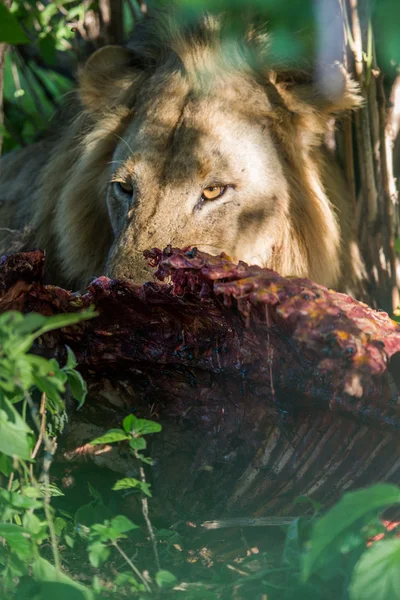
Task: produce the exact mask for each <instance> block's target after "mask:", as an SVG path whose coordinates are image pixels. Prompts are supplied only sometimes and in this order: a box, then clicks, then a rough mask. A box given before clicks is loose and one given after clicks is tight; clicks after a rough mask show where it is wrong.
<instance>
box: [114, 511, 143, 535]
mask: <svg viewBox="0 0 400 600" xmlns="http://www.w3.org/2000/svg"><path fill="white" fill-rule="evenodd" d="M111 527H112V528H113V529H115V531H118V533H127V532H128V531H132V529H138V526H137V525H135V523H132V521H131V520H130V519H128V518H127V517H125V516H124V515H117V516H116V517H114V518H113V519H111Z"/></svg>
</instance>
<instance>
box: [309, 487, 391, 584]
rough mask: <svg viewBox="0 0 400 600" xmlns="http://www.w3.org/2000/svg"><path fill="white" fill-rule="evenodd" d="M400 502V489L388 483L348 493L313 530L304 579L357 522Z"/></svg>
mask: <svg viewBox="0 0 400 600" xmlns="http://www.w3.org/2000/svg"><path fill="white" fill-rule="evenodd" d="M399 502H400V488H398V487H396V486H394V485H390V484H386V483H381V484H378V485H374V486H372V487H370V488H366V489H362V490H357V491H355V492H349V493H347V494H345V495H344V496H343V498H342V499H341V500H340V501H339V502H338V503H337V504H336V505H335V506H334V507H333V508H331V510H329V511H328V512H327V513H326V515H324V516H323V517H321V518H320V519H318V521H316V523H315V525H314V527H313V530H312V535H311V539H310V542H311V548H310V550H309V552H308V553H307V554H306V555H305V556H304V560H303V580H304V581H306V580H307V579H308V577H309V576H310V575H311V573H313V571H315V569H316V568H317V565H318V562H319V560H320V559H321V558H322V557H323V555H324V554H325V552H326V551H327V550H328V549H329V547H332V545H334V544H335V543H336V544H337V543H338V542H339V540H340V539H343V536H344V535H345V534H346V533H348V532H349V530H350V529H351V527H352V526H353V525H354V524H355V523H356V522H357V521H359V520H360V519H362V518H363V517H364V518H365V517H367V516H368V515H370V514H371V512H373V511H378V510H381V509H383V508H385V507H387V506H391V505H393V504H397V503H399Z"/></svg>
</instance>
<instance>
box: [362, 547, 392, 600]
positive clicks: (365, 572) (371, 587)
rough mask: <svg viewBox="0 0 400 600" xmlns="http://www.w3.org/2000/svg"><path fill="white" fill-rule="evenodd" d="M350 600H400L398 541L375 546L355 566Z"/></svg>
mask: <svg viewBox="0 0 400 600" xmlns="http://www.w3.org/2000/svg"><path fill="white" fill-rule="evenodd" d="M350 598H351V600H388V599H389V598H390V600H397V599H400V540H399V539H392V540H383V541H381V542H375V543H374V544H372V546H371V547H370V548H369V549H368V550H367V551H366V552H364V554H363V555H362V556H361V558H360V560H359V561H358V563H357V564H356V566H355V568H354V571H353V575H352V579H351V584H350Z"/></svg>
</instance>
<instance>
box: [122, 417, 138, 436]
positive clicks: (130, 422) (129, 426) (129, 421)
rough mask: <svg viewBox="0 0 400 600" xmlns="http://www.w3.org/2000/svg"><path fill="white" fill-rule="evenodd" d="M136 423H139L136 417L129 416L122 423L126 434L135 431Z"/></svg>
mask: <svg viewBox="0 0 400 600" xmlns="http://www.w3.org/2000/svg"><path fill="white" fill-rule="evenodd" d="M135 421H137V418H136V417H135V415H128V416H127V417H125V419H124V420H123V421H122V427H123V428H124V431H125V432H126V433H131V431H133V427H134V423H135Z"/></svg>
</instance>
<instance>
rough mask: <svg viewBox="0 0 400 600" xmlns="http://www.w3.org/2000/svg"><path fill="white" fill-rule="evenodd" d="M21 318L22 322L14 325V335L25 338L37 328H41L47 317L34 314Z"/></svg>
mask: <svg viewBox="0 0 400 600" xmlns="http://www.w3.org/2000/svg"><path fill="white" fill-rule="evenodd" d="M23 317H24V318H23V320H22V321H20V322H19V323H17V324H15V325H14V334H18V335H20V336H25V335H28V334H29V333H33V332H34V331H36V330H37V329H39V327H43V325H44V324H45V323H46V319H47V317H45V316H43V315H40V314H39V313H34V312H32V313H28V314H26V315H23Z"/></svg>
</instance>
